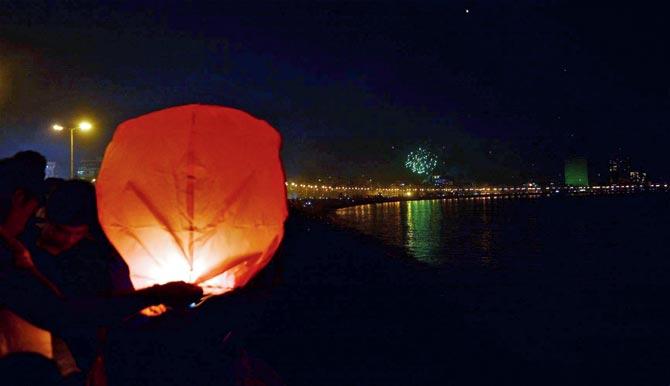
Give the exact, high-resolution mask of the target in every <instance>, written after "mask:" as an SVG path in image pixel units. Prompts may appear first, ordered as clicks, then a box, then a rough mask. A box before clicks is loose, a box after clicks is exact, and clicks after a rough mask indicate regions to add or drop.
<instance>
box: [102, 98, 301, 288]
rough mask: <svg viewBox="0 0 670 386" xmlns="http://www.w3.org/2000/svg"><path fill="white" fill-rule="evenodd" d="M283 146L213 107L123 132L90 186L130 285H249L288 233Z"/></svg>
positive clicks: (160, 114)
mask: <svg viewBox="0 0 670 386" xmlns="http://www.w3.org/2000/svg"><path fill="white" fill-rule="evenodd" d="M280 147H281V138H280V136H279V134H278V133H277V131H276V130H275V129H273V128H272V127H271V126H270V125H269V124H267V123H266V122H265V121H262V120H259V119H256V118H254V117H252V116H251V115H249V114H247V113H245V112H242V111H239V110H235V109H231V108H225V107H219V106H206V105H187V106H180V107H173V108H169V109H166V110H161V111H157V112H154V113H150V114H147V115H144V116H141V117H139V118H135V119H131V120H129V121H126V122H124V123H122V124H120V125H119V126H118V128H117V129H116V132H115V133H114V137H113V138H112V141H111V143H110V144H109V146H108V147H107V150H106V152H105V157H104V159H103V162H102V167H101V169H100V174H99V176H98V179H97V183H96V185H97V188H96V190H97V195H98V215H99V218H100V222H101V224H102V227H103V229H104V231H105V233H106V234H107V236H108V237H109V239H110V240H111V242H112V243H113V244H114V246H115V247H116V248H117V249H118V251H119V252H120V253H121V255H122V256H123V257H124V259H125V260H126V262H127V263H128V265H129V266H130V273H131V279H132V281H133V284H134V285H135V286H136V287H137V288H143V287H147V286H150V285H153V284H161V283H165V282H168V281H174V280H183V281H187V282H191V283H197V284H200V285H201V286H203V287H204V288H205V290H206V292H209V293H212V294H218V293H223V292H226V291H228V290H230V289H233V288H235V287H240V286H243V285H244V284H246V282H248V281H249V279H251V278H252V277H253V276H254V275H255V274H256V273H257V272H258V271H259V270H260V269H262V268H263V267H264V266H265V265H266V264H267V263H268V262H269V261H270V259H271V258H272V255H273V254H274V252H275V251H276V250H277V247H278V246H279V244H280V242H281V240H282V237H283V235H284V220H285V219H286V216H287V213H288V212H287V207H286V188H285V184H284V181H285V176H284V172H283V168H282V164H281V160H280V157H279V150H280Z"/></svg>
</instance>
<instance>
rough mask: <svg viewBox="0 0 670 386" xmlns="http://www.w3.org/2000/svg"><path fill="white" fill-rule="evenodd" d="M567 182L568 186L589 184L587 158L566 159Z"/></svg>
mask: <svg viewBox="0 0 670 386" xmlns="http://www.w3.org/2000/svg"><path fill="white" fill-rule="evenodd" d="M565 184H566V185H568V186H588V185H589V171H588V164H587V162H586V159H585V158H572V159H569V160H567V161H565Z"/></svg>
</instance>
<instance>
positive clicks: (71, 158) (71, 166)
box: [51, 121, 93, 179]
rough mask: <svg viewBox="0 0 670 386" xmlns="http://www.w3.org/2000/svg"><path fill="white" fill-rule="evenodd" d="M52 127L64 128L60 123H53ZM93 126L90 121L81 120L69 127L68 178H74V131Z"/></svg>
mask: <svg viewBox="0 0 670 386" xmlns="http://www.w3.org/2000/svg"><path fill="white" fill-rule="evenodd" d="M51 128H52V129H54V130H56V131H63V130H65V128H64V127H63V126H61V125H53V126H51ZM91 128H93V125H91V123H89V122H86V121H82V122H79V125H77V127H72V128H70V129H69V130H70V179H72V178H74V131H75V130H77V129H79V130H80V131H89V130H91Z"/></svg>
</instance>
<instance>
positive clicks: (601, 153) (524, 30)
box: [0, 1, 670, 183]
mask: <svg viewBox="0 0 670 386" xmlns="http://www.w3.org/2000/svg"><path fill="white" fill-rule="evenodd" d="M215 3H216V2H206V3H203V4H199V5H194V4H185V5H184V4H177V3H165V2H160V3H159V2H156V3H153V2H141V1H132V2H126V3H115V4H109V5H100V4H92V3H80V2H76V1H68V2H63V4H60V5H54V4H52V2H49V1H45V2H13V1H0V155H3V156H5V155H10V154H12V153H14V152H15V151H17V150H20V149H26V148H32V149H37V150H39V151H42V152H43V153H45V154H46V155H47V157H48V158H49V159H53V160H56V161H57V162H58V163H59V165H60V166H59V167H60V173H61V174H63V175H64V174H66V173H67V166H66V165H67V154H68V153H67V149H68V147H67V138H66V136H65V135H62V134H63V133H62V134H61V135H60V136H59V135H57V134H56V133H55V132H52V131H50V130H49V128H50V126H51V125H52V124H53V123H55V122H61V123H62V124H74V123H75V122H76V121H77V120H78V119H79V118H80V117H85V118H88V119H90V120H92V121H93V122H94V123H95V125H96V131H95V133H91V134H88V135H78V136H77V139H76V141H77V150H78V151H79V154H78V155H79V156H78V158H95V157H98V156H101V155H102V153H103V151H104V147H105V145H106V143H107V142H108V141H109V139H110V137H111V135H112V133H113V130H114V128H115V127H116V125H118V124H119V123H120V122H122V121H124V120H126V119H129V118H132V117H135V116H138V115H141V114H144V113H147V112H151V111H154V110H157V109H161V108H165V107H169V106H174V105H180V104H186V103H211V104H220V105H225V106H230V107H235V108H239V109H242V110H245V111H247V112H249V113H251V114H253V115H255V116H257V117H259V118H263V119H265V120H267V121H268V122H270V123H271V124H272V125H273V126H274V127H276V128H277V129H278V130H279V131H280V132H281V133H282V135H283V138H284V150H283V157H284V162H285V166H286V171H287V174H288V176H289V178H296V177H297V178H302V179H312V178H316V177H321V176H336V177H340V178H345V179H353V181H359V180H361V179H367V178H373V179H374V180H377V181H385V182H392V181H397V180H403V179H406V178H407V174H406V172H405V171H404V170H403V160H404V156H405V154H406V153H407V152H408V151H409V150H411V149H413V148H415V147H416V146H419V145H423V146H429V147H431V148H432V149H434V151H436V152H438V153H439V154H440V156H441V157H442V159H443V160H444V162H445V166H444V171H446V172H447V173H448V174H449V175H450V176H452V177H454V178H456V179H458V180H459V181H463V182H478V183H487V182H490V183H523V182H528V181H531V180H534V181H540V182H546V181H549V180H552V179H553V180H557V181H558V180H560V179H561V175H562V170H563V163H564V160H565V159H566V158H569V157H572V156H575V155H580V156H585V157H586V158H587V159H588V161H589V164H590V167H591V173H592V180H593V179H596V180H597V177H596V173H598V172H600V173H604V172H605V171H606V163H607V160H608V159H609V158H611V157H612V156H613V155H615V154H617V153H619V152H621V153H623V154H624V155H627V156H630V158H631V161H632V165H633V167H634V168H636V169H642V170H643V171H647V172H648V173H649V175H650V177H651V179H652V180H656V181H658V180H667V179H668V177H670V162H668V161H667V157H666V153H667V148H668V144H669V143H670V133H669V132H668V130H667V129H668V123H669V122H670V71H669V69H670V63H669V61H670V52H669V51H670V48H669V47H670V44H668V42H667V38H668V36H670V23H667V12H665V10H664V9H662V8H659V7H658V6H653V7H651V6H649V7H647V6H645V5H643V4H641V3H640V2H628V3H627V4H625V3H624V4H623V5H613V4H610V3H603V4H604V5H585V4H583V3H586V2H584V1H574V2H572V1H448V2H438V1H435V2H423V1H420V2H400V3H391V2H353V3H342V2H337V3H335V2H316V3H314V2H306V3H296V2H290V3H288V2H287V3H283V2H274V3H247V2H245V5H239V4H228V2H221V4H215ZM445 3H446V4H445ZM165 4H171V5H165Z"/></svg>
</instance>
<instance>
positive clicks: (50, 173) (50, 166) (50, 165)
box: [44, 161, 56, 178]
mask: <svg viewBox="0 0 670 386" xmlns="http://www.w3.org/2000/svg"><path fill="white" fill-rule="evenodd" d="M44 175H45V177H46V178H51V177H56V161H48V162H47V167H46V168H45V169H44Z"/></svg>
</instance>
